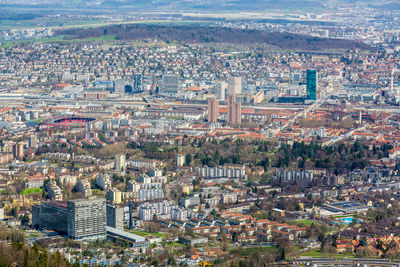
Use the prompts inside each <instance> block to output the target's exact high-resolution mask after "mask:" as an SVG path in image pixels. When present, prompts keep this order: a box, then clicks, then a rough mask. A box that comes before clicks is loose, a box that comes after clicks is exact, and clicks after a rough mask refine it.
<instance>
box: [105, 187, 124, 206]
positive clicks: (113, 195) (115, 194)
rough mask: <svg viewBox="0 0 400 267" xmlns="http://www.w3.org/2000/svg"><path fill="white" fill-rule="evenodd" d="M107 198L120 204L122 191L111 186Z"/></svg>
mask: <svg viewBox="0 0 400 267" xmlns="http://www.w3.org/2000/svg"><path fill="white" fill-rule="evenodd" d="M107 195H108V199H109V200H110V201H111V203H114V204H120V203H122V192H121V191H119V190H118V189H116V188H111V189H110V190H108V193H107Z"/></svg>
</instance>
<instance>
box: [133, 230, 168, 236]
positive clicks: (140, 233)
mask: <svg viewBox="0 0 400 267" xmlns="http://www.w3.org/2000/svg"><path fill="white" fill-rule="evenodd" d="M129 232H131V233H132V234H135V235H139V236H143V237H145V236H149V235H154V236H158V237H164V234H162V233H156V232H146V231H142V230H133V231H129Z"/></svg>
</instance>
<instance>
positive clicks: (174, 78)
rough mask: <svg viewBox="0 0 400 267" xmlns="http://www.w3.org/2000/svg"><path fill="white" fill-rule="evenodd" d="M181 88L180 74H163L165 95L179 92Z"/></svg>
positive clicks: (163, 91)
mask: <svg viewBox="0 0 400 267" xmlns="http://www.w3.org/2000/svg"><path fill="white" fill-rule="evenodd" d="M178 90H179V78H178V75H171V74H167V75H163V76H162V90H161V93H162V94H164V95H174V94H177V93H178Z"/></svg>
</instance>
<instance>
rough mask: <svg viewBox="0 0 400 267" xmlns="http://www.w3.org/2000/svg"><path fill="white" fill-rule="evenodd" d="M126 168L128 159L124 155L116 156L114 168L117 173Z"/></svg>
mask: <svg viewBox="0 0 400 267" xmlns="http://www.w3.org/2000/svg"><path fill="white" fill-rule="evenodd" d="M125 167H126V157H125V155H124V154H118V155H116V156H115V161H114V168H115V170H117V171H120V172H121V171H124V170H125Z"/></svg>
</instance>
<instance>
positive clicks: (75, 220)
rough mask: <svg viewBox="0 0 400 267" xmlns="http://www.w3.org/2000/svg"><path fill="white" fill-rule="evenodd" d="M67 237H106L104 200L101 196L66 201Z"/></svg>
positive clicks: (80, 238)
mask: <svg viewBox="0 0 400 267" xmlns="http://www.w3.org/2000/svg"><path fill="white" fill-rule="evenodd" d="M67 221H68V237H69V238H72V239H76V240H82V239H92V240H96V239H101V238H106V201H105V199H101V198H89V199H75V200H70V201H68V216H67Z"/></svg>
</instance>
